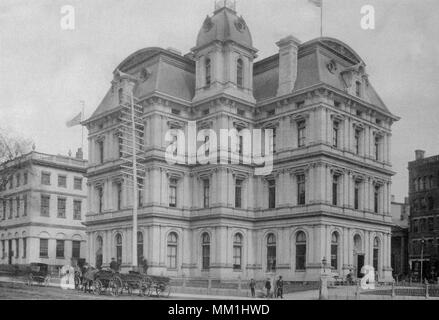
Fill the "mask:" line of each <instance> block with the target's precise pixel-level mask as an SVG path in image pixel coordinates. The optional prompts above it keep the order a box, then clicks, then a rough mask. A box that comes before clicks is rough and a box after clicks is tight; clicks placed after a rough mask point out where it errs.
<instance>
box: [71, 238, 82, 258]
mask: <svg viewBox="0 0 439 320" xmlns="http://www.w3.org/2000/svg"><path fill="white" fill-rule="evenodd" d="M80 257H81V241H72V258H77V259H79V258H80Z"/></svg>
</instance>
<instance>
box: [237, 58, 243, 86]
mask: <svg viewBox="0 0 439 320" xmlns="http://www.w3.org/2000/svg"><path fill="white" fill-rule="evenodd" d="M243 65H244V63H243V62H242V59H238V61H237V63H236V84H237V86H238V87H242V86H243V78H244V74H243Z"/></svg>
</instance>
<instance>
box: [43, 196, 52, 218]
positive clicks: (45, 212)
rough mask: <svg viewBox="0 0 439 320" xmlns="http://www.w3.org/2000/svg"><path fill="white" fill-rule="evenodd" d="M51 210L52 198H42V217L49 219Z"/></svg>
mask: <svg viewBox="0 0 439 320" xmlns="http://www.w3.org/2000/svg"><path fill="white" fill-rule="evenodd" d="M49 210H50V196H46V195H42V196H41V216H43V217H48V216H49V212H50V211H49Z"/></svg>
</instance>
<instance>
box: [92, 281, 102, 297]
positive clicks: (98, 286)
mask: <svg viewBox="0 0 439 320" xmlns="http://www.w3.org/2000/svg"><path fill="white" fill-rule="evenodd" d="M89 285H90V286H91V288H92V291H93V293H94V294H95V295H100V294H102V282H101V281H100V280H96V281H92V282H91V284H89Z"/></svg>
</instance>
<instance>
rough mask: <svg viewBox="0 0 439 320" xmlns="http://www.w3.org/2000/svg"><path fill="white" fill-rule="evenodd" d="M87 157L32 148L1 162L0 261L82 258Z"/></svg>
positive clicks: (59, 262) (53, 261)
mask: <svg viewBox="0 0 439 320" xmlns="http://www.w3.org/2000/svg"><path fill="white" fill-rule="evenodd" d="M86 167H87V161H86V160H83V159H82V151H81V150H79V151H78V153H77V157H75V158H74V157H70V156H61V155H50V154H44V153H39V152H36V151H32V152H30V153H28V154H26V155H23V156H20V157H18V158H16V159H14V160H11V161H8V162H5V163H3V164H1V165H0V176H1V177H2V178H7V179H8V183H7V184H6V185H5V187H4V188H3V190H1V191H0V250H1V254H0V264H29V263H32V262H41V263H46V264H49V265H52V266H60V265H65V264H66V263H70V259H71V258H76V259H79V258H84V257H85V254H86V234H85V226H84V225H83V224H82V222H83V221H84V216H85V213H86V212H87V207H86V205H87V204H86V194H87V191H86V179H85V178H84V174H85V172H86Z"/></svg>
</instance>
